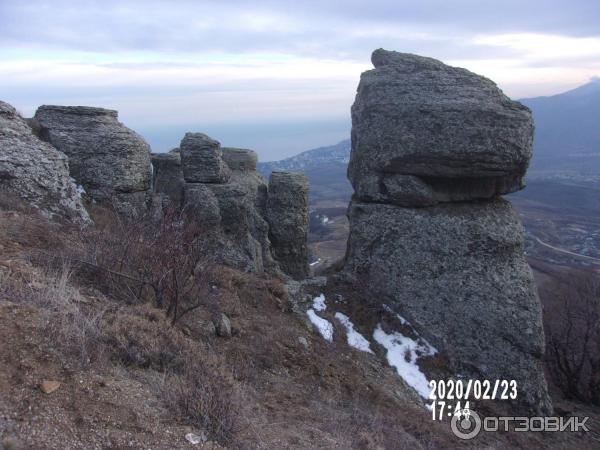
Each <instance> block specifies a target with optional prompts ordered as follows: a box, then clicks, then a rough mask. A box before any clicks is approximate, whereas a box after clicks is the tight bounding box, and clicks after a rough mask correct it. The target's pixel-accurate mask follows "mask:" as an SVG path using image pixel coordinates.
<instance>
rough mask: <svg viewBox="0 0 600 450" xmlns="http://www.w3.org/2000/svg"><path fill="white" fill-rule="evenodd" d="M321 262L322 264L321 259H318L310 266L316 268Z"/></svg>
mask: <svg viewBox="0 0 600 450" xmlns="http://www.w3.org/2000/svg"><path fill="white" fill-rule="evenodd" d="M320 262H321V258H319V259H317V260H316V261H315V262H312V263H310V264H309V266H316V265H317V264H319V263H320Z"/></svg>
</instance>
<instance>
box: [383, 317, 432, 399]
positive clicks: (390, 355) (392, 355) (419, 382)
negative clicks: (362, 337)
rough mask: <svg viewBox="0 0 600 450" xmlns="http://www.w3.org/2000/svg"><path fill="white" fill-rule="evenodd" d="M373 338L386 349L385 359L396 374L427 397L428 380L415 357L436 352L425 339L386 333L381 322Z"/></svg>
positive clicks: (422, 395) (428, 390)
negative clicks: (394, 369) (416, 339)
mask: <svg viewBox="0 0 600 450" xmlns="http://www.w3.org/2000/svg"><path fill="white" fill-rule="evenodd" d="M373 339H375V341H376V342H378V343H379V344H381V345H382V346H383V347H384V348H385V349H386V350H387V360H388V363H389V364H390V366H393V367H395V368H396V371H397V372H398V375H400V377H402V379H403V380H404V381H406V383H407V384H408V385H409V386H411V387H412V388H413V389H414V390H415V391H417V393H418V394H419V395H420V396H421V397H423V398H428V397H429V392H430V389H429V382H428V381H427V378H426V377H425V374H423V372H421V369H419V366H418V365H417V359H418V358H419V357H421V356H429V355H434V354H435V353H437V350H436V349H435V348H433V347H432V346H430V345H429V344H428V343H427V341H425V340H424V339H421V338H419V340H418V341H415V340H414V339H411V338H409V337H407V336H404V335H402V334H400V333H398V332H394V333H391V334H388V333H386V332H385V331H383V329H382V328H381V324H379V325H377V328H376V329H375V331H374V332H373Z"/></svg>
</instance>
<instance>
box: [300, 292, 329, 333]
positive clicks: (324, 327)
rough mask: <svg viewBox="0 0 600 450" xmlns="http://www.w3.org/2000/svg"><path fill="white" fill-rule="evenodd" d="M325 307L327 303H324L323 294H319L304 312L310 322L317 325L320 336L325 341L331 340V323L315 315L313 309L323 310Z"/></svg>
mask: <svg viewBox="0 0 600 450" xmlns="http://www.w3.org/2000/svg"><path fill="white" fill-rule="evenodd" d="M326 309H327V304H326V303H325V295H324V294H321V295H319V296H318V297H315V298H314V299H313V307H312V309H309V310H308V311H306V314H307V315H308V318H309V319H310V321H311V322H312V324H313V325H314V326H315V327H317V330H319V333H321V336H323V338H324V339H325V340H326V341H329V342H333V325H332V324H331V322H329V321H328V320H325V319H323V318H322V317H319V316H317V313H316V312H315V310H316V311H325V310H326Z"/></svg>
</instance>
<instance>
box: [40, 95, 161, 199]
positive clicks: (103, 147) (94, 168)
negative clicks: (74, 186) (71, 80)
mask: <svg viewBox="0 0 600 450" xmlns="http://www.w3.org/2000/svg"><path fill="white" fill-rule="evenodd" d="M34 124H35V126H36V127H37V128H38V129H39V134H40V136H41V137H42V139H44V140H46V141H48V142H49V143H50V144H52V145H53V146H54V147H56V148H57V149H58V150H60V151H61V152H63V153H65V154H66V155H67V156H68V157H69V167H70V170H71V176H72V177H73V178H75V180H77V182H78V183H79V184H81V185H82V186H83V187H84V188H85V191H86V193H87V194H88V195H89V197H90V198H91V199H93V200H97V201H105V200H112V201H113V202H114V203H115V206H117V207H118V208H120V209H123V210H128V209H130V208H134V209H140V208H143V207H144V204H145V202H146V201H147V200H148V199H147V193H148V192H149V189H150V180H151V176H152V175H151V163H150V147H149V146H148V144H147V143H146V142H145V141H144V139H143V138H142V137H141V136H139V135H138V134H137V133H135V132H134V131H132V130H130V129H129V128H127V127H125V126H124V125H123V124H122V123H120V122H119V121H118V113H117V111H113V110H109V109H103V108H93V107H86V106H48V105H44V106H40V107H39V108H38V110H37V111H36V113H35V117H34Z"/></svg>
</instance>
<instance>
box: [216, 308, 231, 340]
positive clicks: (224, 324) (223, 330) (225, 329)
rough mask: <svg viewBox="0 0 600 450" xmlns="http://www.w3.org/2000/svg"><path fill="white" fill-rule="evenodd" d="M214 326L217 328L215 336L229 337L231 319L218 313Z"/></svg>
mask: <svg viewBox="0 0 600 450" xmlns="http://www.w3.org/2000/svg"><path fill="white" fill-rule="evenodd" d="M215 328H216V329H217V336H220V337H231V321H230V320H229V317H227V316H226V315H225V314H222V313H221V314H220V315H219V317H218V318H217V320H216V321H215Z"/></svg>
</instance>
